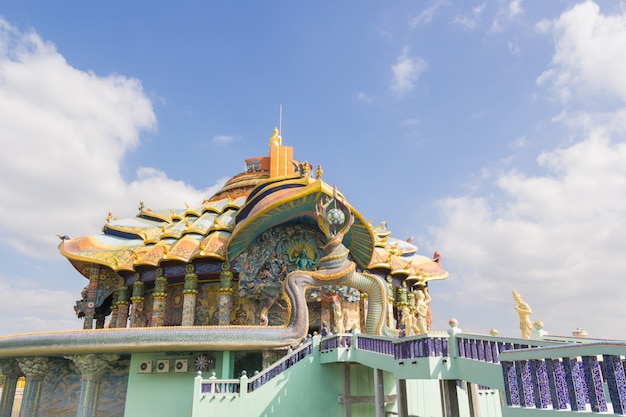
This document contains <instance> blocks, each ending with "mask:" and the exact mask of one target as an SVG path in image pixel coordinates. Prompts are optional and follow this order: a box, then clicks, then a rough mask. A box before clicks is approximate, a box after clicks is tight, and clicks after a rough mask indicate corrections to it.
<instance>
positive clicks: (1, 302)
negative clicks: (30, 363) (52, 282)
mask: <svg viewBox="0 0 626 417" xmlns="http://www.w3.org/2000/svg"><path fill="white" fill-rule="evenodd" d="M85 282H86V281H85ZM77 298H79V294H72V293H70V292H69V291H62V290H50V289H46V288H42V287H41V286H30V285H28V282H23V281H22V280H21V279H15V278H13V279H11V278H8V277H6V276H3V275H0V317H2V330H3V331H2V332H0V334H11V333H23V332H25V331H28V332H40V331H51V330H63V329H73V328H80V323H81V322H80V321H79V320H78V319H77V318H76V315H75V313H74V310H73V308H72V306H73V305H74V304H75V300H76V299H77ZM59 306H62V308H59Z"/></svg>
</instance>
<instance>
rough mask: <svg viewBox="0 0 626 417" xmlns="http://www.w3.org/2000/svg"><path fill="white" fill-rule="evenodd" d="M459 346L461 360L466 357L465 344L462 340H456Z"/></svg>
mask: <svg viewBox="0 0 626 417" xmlns="http://www.w3.org/2000/svg"><path fill="white" fill-rule="evenodd" d="M456 342H457V344H458V345H459V358H464V357H465V342H464V341H463V339H462V338H458V339H456Z"/></svg>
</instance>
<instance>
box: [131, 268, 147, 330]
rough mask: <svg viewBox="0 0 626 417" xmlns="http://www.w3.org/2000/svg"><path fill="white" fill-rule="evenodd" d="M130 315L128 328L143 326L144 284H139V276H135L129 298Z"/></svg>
mask: <svg viewBox="0 0 626 417" xmlns="http://www.w3.org/2000/svg"><path fill="white" fill-rule="evenodd" d="M130 301H131V303H132V305H131V315H130V327H141V326H143V306H144V304H143V303H144V301H145V298H144V284H143V282H141V279H140V277H139V274H135V282H134V283H133V295H132V297H130Z"/></svg>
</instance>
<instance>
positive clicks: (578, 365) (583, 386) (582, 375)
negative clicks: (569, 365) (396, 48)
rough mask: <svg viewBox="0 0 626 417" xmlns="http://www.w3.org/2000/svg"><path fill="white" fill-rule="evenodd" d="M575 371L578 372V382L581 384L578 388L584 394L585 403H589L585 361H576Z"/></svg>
mask: <svg viewBox="0 0 626 417" xmlns="http://www.w3.org/2000/svg"><path fill="white" fill-rule="evenodd" d="M573 371H575V372H577V373H578V383H579V384H580V387H579V388H578V390H579V391H580V393H581V394H582V398H583V399H584V401H585V404H589V403H590V402H589V388H588V387H587V382H586V381H585V367H584V366H583V363H582V362H578V361H576V366H575V367H574V369H573Z"/></svg>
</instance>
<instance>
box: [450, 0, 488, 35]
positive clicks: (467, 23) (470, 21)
mask: <svg viewBox="0 0 626 417" xmlns="http://www.w3.org/2000/svg"><path fill="white" fill-rule="evenodd" d="M485 7H486V5H485V3H483V4H481V5H479V6H476V7H473V8H472V10H471V11H470V12H469V13H467V14H464V15H459V16H456V17H455V18H454V19H453V20H452V23H454V24H455V25H459V26H461V27H463V28H464V29H465V30H472V29H474V28H475V27H476V25H477V24H478V21H479V20H480V17H481V15H482V13H483V10H485Z"/></svg>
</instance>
